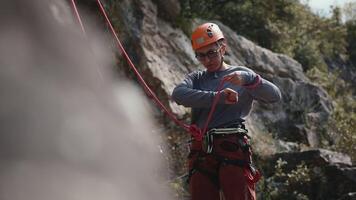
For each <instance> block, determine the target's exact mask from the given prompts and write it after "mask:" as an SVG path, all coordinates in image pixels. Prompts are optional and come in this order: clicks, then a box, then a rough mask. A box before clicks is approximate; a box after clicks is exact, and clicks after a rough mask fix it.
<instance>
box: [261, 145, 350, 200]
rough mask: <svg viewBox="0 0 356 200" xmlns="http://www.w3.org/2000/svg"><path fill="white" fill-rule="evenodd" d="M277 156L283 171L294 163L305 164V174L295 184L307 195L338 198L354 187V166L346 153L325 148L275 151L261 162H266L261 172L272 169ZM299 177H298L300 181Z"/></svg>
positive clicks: (267, 175)
mask: <svg viewBox="0 0 356 200" xmlns="http://www.w3.org/2000/svg"><path fill="white" fill-rule="evenodd" d="M278 159H281V160H283V161H285V162H286V166H285V167H284V170H285V172H289V173H290V172H291V171H292V170H293V169H295V168H296V166H298V165H300V164H302V163H303V164H305V166H307V168H308V169H309V171H308V176H305V178H304V180H305V179H308V178H309V179H310V180H308V181H305V182H306V183H305V184H304V185H301V186H300V187H299V188H295V190H297V191H303V193H304V194H307V196H308V197H309V198H310V199H338V198H340V196H343V195H345V198H346V199H347V197H348V195H346V194H349V193H352V192H355V191H356V167H352V163H351V159H350V157H349V156H347V155H345V154H341V153H337V152H332V151H329V150H325V149H314V150H309V151H302V152H294V153H278V154H275V155H273V156H271V157H270V158H269V159H267V160H266V161H265V162H264V163H265V164H270V166H269V167H265V168H264V169H267V171H265V176H266V177H270V176H271V175H272V174H271V172H272V173H274V169H273V168H274V166H275V165H274V164H275V163H276V162H277V160H278ZM304 180H301V181H304Z"/></svg>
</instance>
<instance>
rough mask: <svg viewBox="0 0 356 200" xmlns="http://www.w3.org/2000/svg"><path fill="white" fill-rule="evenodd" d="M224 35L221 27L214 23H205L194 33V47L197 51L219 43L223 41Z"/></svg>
mask: <svg viewBox="0 0 356 200" xmlns="http://www.w3.org/2000/svg"><path fill="white" fill-rule="evenodd" d="M223 38H224V35H223V33H222V32H221V30H220V28H219V26H218V25H217V24H214V23H205V24H202V25H200V26H198V27H197V28H196V29H195V30H194V32H193V33H192V47H193V50H194V51H195V50H197V49H199V48H201V47H204V46H206V45H209V44H212V43H214V42H217V41H218V40H220V39H223Z"/></svg>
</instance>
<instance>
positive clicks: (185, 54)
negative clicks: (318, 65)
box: [106, 0, 356, 199]
mask: <svg viewBox="0 0 356 200" xmlns="http://www.w3.org/2000/svg"><path fill="white" fill-rule="evenodd" d="M106 6H107V8H108V10H110V16H111V18H112V19H113V20H114V22H115V28H116V29H117V31H118V32H119V34H120V38H121V39H122V41H123V43H124V46H125V48H126V49H127V51H128V53H129V55H130V56H131V59H132V60H133V62H134V63H135V64H136V66H137V67H138V68H139V71H140V72H141V73H142V75H143V76H144V78H145V80H146V81H147V82H148V84H149V85H150V86H151V87H152V88H153V89H154V91H155V92H156V94H157V95H158V97H159V98H160V99H161V100H162V101H163V102H164V104H165V105H166V106H168V107H169V108H170V109H171V110H172V112H174V113H175V114H176V115H177V116H178V117H179V118H180V119H182V120H186V121H189V109H186V108H184V107H181V106H178V105H177V104H175V103H174V102H172V101H171V100H170V94H171V92H172V90H173V88H174V86H175V85H177V84H178V83H179V82H180V81H181V80H182V79H183V78H184V76H185V74H187V73H188V72H191V71H193V70H196V69H199V68H201V67H202V66H200V65H199V63H198V62H197V60H196V59H195V57H194V52H193V51H192V49H191V46H190V39H189V36H187V35H186V34H185V32H186V31H187V30H185V31H183V30H182V29H181V28H180V26H177V25H176V24H175V23H173V22H172V21H174V19H175V18H177V17H178V16H179V13H180V6H179V2H178V1H175V0H170V1H151V0H117V1H106ZM205 21H206V20H204V19H195V20H194V21H193V22H192V23H193V24H191V26H188V27H195V25H197V24H199V23H201V22H205ZM216 23H218V24H219V26H220V27H221V28H222V30H223V32H224V34H225V37H226V38H227V41H228V52H227V56H226V62H227V63H230V64H232V65H244V66H247V67H249V68H251V69H252V70H254V71H255V72H257V73H258V74H260V75H261V76H263V77H264V78H266V79H268V80H269V81H271V82H273V83H274V84H276V85H277V86H278V87H279V88H280V89H281V91H282V96H283V100H282V102H280V103H276V104H264V103H261V102H255V104H254V107H253V110H252V112H251V114H250V115H249V117H248V118H247V126H248V128H249V134H250V135H251V137H252V138H253V146H254V149H255V152H256V155H257V157H258V158H259V163H260V165H261V167H263V171H264V172H265V174H266V176H265V181H264V183H266V184H268V183H271V182H269V181H271V179H269V178H271V177H273V175H275V174H276V168H275V166H276V163H277V160H278V158H282V159H283V161H285V162H287V164H286V165H285V168H284V170H287V172H293V170H295V169H296V166H298V165H300V164H303V165H304V164H305V166H306V167H307V168H308V169H311V171H309V172H310V174H311V177H312V178H314V179H313V180H310V181H309V182H308V183H310V185H311V186H310V188H309V190H307V191H306V190H303V189H300V188H298V187H297V188H295V190H298V191H301V193H303V194H307V195H306V196H307V197H308V198H309V199H338V198H341V197H342V196H344V197H343V198H346V199H347V198H351V197H349V196H352V194H350V195H348V193H349V192H356V178H355V177H356V175H355V168H354V167H352V163H351V160H350V158H349V157H348V156H347V155H343V154H340V153H337V152H332V151H329V150H324V149H321V148H320V147H321V146H323V147H325V146H328V145H330V144H332V143H333V138H332V136H331V135H329V134H328V131H327V129H326V124H327V122H328V118H329V116H330V113H331V110H332V108H333V105H332V101H331V99H330V97H329V96H328V95H327V93H326V92H325V91H324V90H323V89H322V88H321V87H319V86H318V85H315V84H313V83H312V82H311V81H310V80H309V79H308V78H307V77H306V75H305V74H304V73H303V68H302V66H301V64H300V63H298V62H297V61H295V60H293V59H292V58H290V57H288V56H285V55H282V54H277V53H274V52H271V51H270V50H268V49H264V48H262V47H259V46H257V45H255V44H254V43H253V42H251V41H249V40H247V39H246V38H244V37H243V36H242V35H243V33H235V32H234V31H233V30H231V29H230V28H229V27H227V26H225V25H224V24H223V23H222V22H219V21H217V22H216ZM189 31H191V30H188V32H189ZM117 59H118V63H119V64H118V66H119V71H121V72H124V74H125V75H126V76H128V77H131V78H132V79H135V78H134V76H133V75H132V73H131V72H130V71H129V69H128V66H127V64H126V63H125V60H124V58H123V57H122V56H118V57H117ZM155 113H156V115H155V116H156V117H157V120H158V121H159V123H161V125H162V129H163V131H162V134H163V137H167V138H168V139H167V141H168V142H169V145H168V146H169V147H172V148H169V149H170V154H171V155H174V156H173V157H172V158H171V160H170V166H171V168H172V169H173V171H174V172H175V173H177V174H179V173H181V172H182V171H184V170H182V168H183V164H182V161H181V160H176V159H181V157H179V156H182V155H185V154H186V152H187V150H186V149H184V148H177V147H178V146H177V144H179V143H181V142H184V140H185V139H187V137H188V136H187V135H186V134H187V133H185V132H184V131H182V130H180V129H179V128H177V127H176V126H174V125H173V124H172V123H171V122H170V121H169V120H166V118H165V117H164V116H163V114H162V113H161V112H159V110H156V112H155ZM168 157H170V156H168ZM333 158H335V159H333ZM313 170H314V171H313ZM315 170H316V171H317V173H314V172H315ZM320 177H322V178H323V181H321V182H318V181H317V180H316V179H318V178H320ZM285 178H286V177H285ZM286 179H287V178H286ZM335 181H336V182H335ZM275 182H278V181H275ZM317 182H318V183H317ZM342 185H344V186H347V187H342ZM276 187H277V188H278V187H279V186H278V185H276ZM335 187H337V189H335ZM279 188H282V189H283V187H279ZM282 189H281V190H282ZM331 189H334V192H330V191H333V190H331ZM345 195H346V196H345ZM260 197H261V198H262V199H263V197H264V195H263V194H260Z"/></svg>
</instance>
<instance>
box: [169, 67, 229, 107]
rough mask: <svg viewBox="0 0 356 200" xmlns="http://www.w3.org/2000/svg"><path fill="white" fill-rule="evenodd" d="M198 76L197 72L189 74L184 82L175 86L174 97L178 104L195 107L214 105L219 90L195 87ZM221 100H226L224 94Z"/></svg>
mask: <svg viewBox="0 0 356 200" xmlns="http://www.w3.org/2000/svg"><path fill="white" fill-rule="evenodd" d="M197 76H198V74H197V73H191V74H188V75H187V77H186V78H185V79H184V80H183V82H182V83H180V84H179V85H177V86H176V87H175V88H174V90H173V93H172V99H173V100H174V101H175V102H176V103H177V104H179V105H183V106H185V107H193V108H204V107H211V106H212V104H213V100H214V97H215V96H216V95H217V92H215V91H204V90H199V89H194V85H193V82H194V79H196V77H197ZM221 102H224V95H221V96H220V99H219V102H218V103H221Z"/></svg>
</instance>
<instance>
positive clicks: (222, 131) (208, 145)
mask: <svg viewBox="0 0 356 200" xmlns="http://www.w3.org/2000/svg"><path fill="white" fill-rule="evenodd" d="M232 134H236V135H238V136H242V137H243V136H247V130H246V129H242V128H213V129H210V130H209V131H208V132H207V133H206V134H205V136H204V140H203V150H204V151H205V152H206V153H212V152H213V144H214V137H222V136H226V135H232ZM240 145H241V148H245V147H244V146H245V144H244V143H243V142H240Z"/></svg>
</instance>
